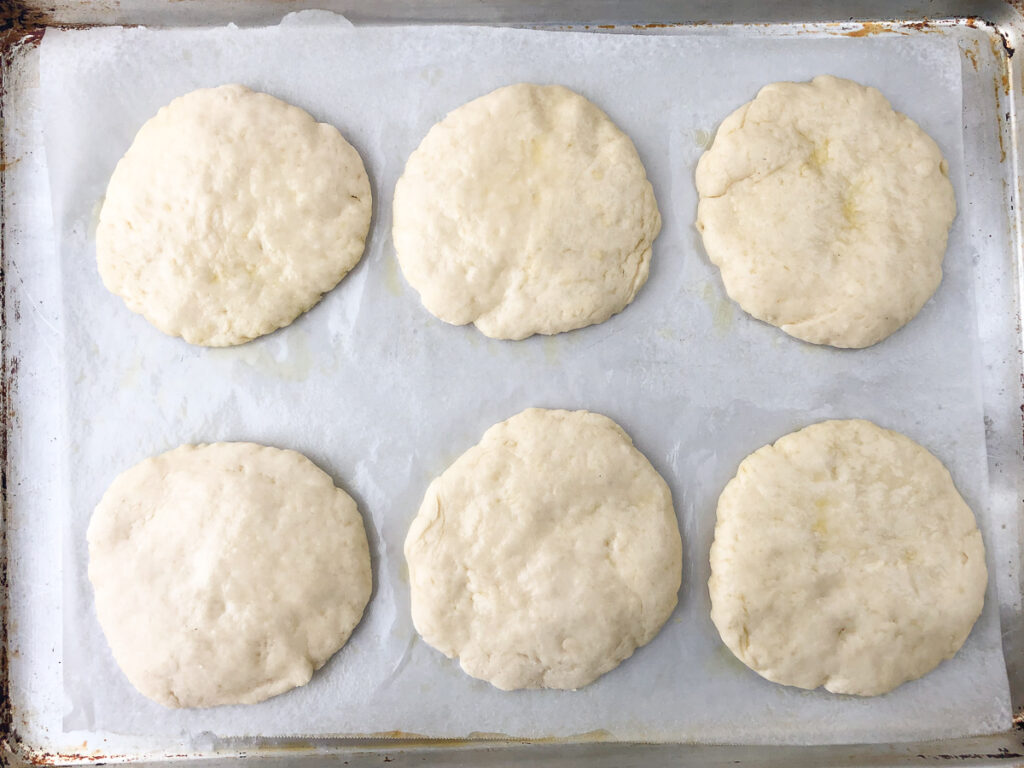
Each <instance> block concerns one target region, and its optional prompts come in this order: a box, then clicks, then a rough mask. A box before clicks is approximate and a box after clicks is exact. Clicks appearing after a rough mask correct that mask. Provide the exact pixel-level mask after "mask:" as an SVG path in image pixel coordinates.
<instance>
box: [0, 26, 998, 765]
mask: <svg viewBox="0 0 1024 768" xmlns="http://www.w3.org/2000/svg"><path fill="white" fill-rule="evenodd" d="M655 29H656V31H664V30H661V29H660V28H655ZM968 29H974V28H972V27H970V26H968V25H963V26H956V25H950V26H949V27H948V28H945V29H943V31H942V32H941V34H946V35H954V37H955V39H956V40H957V42H958V43H960V45H961V56H962V61H961V64H962V65H963V69H964V77H965V81H966V82H967V84H968V85H970V83H971V74H970V72H969V69H972V68H974V66H975V65H972V61H978V60H980V62H981V64H980V65H977V66H978V67H979V68H980V69H981V70H982V71H984V67H985V62H986V61H987V57H989V56H991V57H992V58H993V59H994V60H998V58H999V52H998V51H997V50H996V49H994V48H992V47H991V45H990V37H989V33H988V32H984V31H983V32H982V33H979V34H978V35H977V38H976V39H975V38H973V37H972V35H973V33H969V32H966V30H968ZM862 30H864V28H863V27H859V26H852V27H850V28H849V29H842V28H840V29H837V30H829V29H822V30H810V31H809V30H808V29H807V28H786V29H783V28H779V29H776V30H773V32H775V33H777V34H778V36H779V37H781V36H783V34H782V33H783V32H785V33H787V34H789V35H792V36H793V37H794V38H795V39H801V38H798V37H796V36H797V35H798V34H801V35H805V36H806V35H811V36H812V37H815V38H817V39H828V38H830V37H831V36H832V32H843V31H846V32H853V33H855V34H856V35H857V36H867V35H860V34H859V33H860V32H861V31H862ZM689 31H690V30H686V32H684V34H685V33H687V32H689ZM903 31H904V32H905V33H906V35H905V36H909V37H913V36H917V35H919V34H935V32H925V31H923V30H914V29H911V28H907V29H904V30H903ZM701 34H706V35H707V36H709V37H722V38H729V37H730V36H733V37H734V38H735V36H737V34H738V33H737V32H736V31H734V30H729V29H725V28H723V29H718V28H709V29H706V30H701ZM745 34H748V35H751V36H752V37H753V38H754V39H758V36H759V34H763V33H758V32H757V31H756V30H745ZM893 34H900V33H899V32H895V33H893ZM961 35H966V37H967V38H968V43H969V42H970V41H971V40H973V42H974V45H973V46H972V45H965V44H964V40H963V39H961V37H960V36H961ZM803 39H806V37H805V38H803ZM983 46H986V47H988V50H986V48H985V47H983ZM974 71H975V73H976V74H978V75H980V73H979V72H978V69H975V70H974ZM966 90H967V89H966V88H965V91H966ZM972 94H973V92H972ZM594 98H595V100H597V101H598V102H599V103H601V99H600V98H598V97H594ZM968 98H969V97H968ZM602 106H605V105H603V104H602ZM990 106H993V105H990ZM606 108H607V107H606ZM908 111H909V110H908ZM990 111H991V110H990ZM965 115H966V116H968V118H969V119H970V120H978V121H980V126H981V127H984V126H988V125H990V123H988V122H986V114H985V112H984V111H973V110H970V109H969V107H965ZM613 116H615V115H613ZM616 119H618V117H617V116H616ZM622 122H624V121H622V120H620V123H622ZM428 125H429V123H428ZM711 127H713V126H711ZM997 135H998V134H997ZM964 136H965V151H966V152H967V156H968V162H967V167H968V168H969V169H973V170H972V172H976V171H977V170H978V169H980V168H984V167H985V166H984V165H981V164H977V163H973V162H972V157H971V155H972V152H975V153H976V152H977V151H978V147H976V146H972V140H973V139H974V137H973V136H972V132H971V126H970V124H968V126H967V130H965V133H964ZM638 144H639V142H638ZM995 146H996V145H995V143H994V142H993V143H992V144H991V145H988V144H985V147H987V148H988V149H991V148H993V147H995ZM641 151H642V154H643V150H641ZM402 159H403V160H404V157H403V158H402ZM645 159H646V158H645ZM648 165H649V167H650V161H648ZM997 167H998V166H997ZM971 179H972V176H971V174H970V173H969V174H968V178H967V182H966V184H967V193H966V194H965V195H964V198H966V200H967V201H968V202H967V205H968V206H971V205H972V204H973V203H974V201H975V199H976V198H974V197H972V195H971V189H972V181H971ZM376 191H377V193H378V196H379V195H380V189H379V188H378V189H377V190H376ZM385 194H387V193H386V192H385ZM659 199H661V198H660V197H659ZM662 207H663V213H664V214H666V218H668V216H669V215H676V214H674V213H673V214H669V213H668V212H667V211H666V204H665V202H664V201H662ZM965 207H966V206H963V205H962V207H961V211H962V212H963V210H964V209H965ZM1003 210H1004V209H1003V208H1000V209H999V212H1003ZM990 215H991V214H990V213H988V212H987V209H986V210H982V211H981V212H980V220H979V214H974V215H973V216H974V218H973V222H974V224H972V231H969V232H967V233H966V237H967V238H968V240H969V241H970V250H972V251H975V255H976V258H977V259H978V264H982V265H984V264H989V263H991V264H993V265H998V269H994V270H991V271H987V270H984V269H980V270H977V271H975V272H974V273H973V278H974V280H975V287H974V289H975V290H976V291H978V293H979V295H980V296H982V297H983V298H982V304H983V305H986V304H987V303H988V299H989V298H990V297H992V296H997V295H999V294H998V291H999V290H1002V291H1003V292H1004V295H1005V292H1006V288H1007V282H1008V283H1009V284H1010V286H1011V287H1012V276H1013V273H1012V271H1011V272H1010V273H1007V271H1006V270H1005V267H1006V263H1005V258H1006V256H1007V253H1012V252H1011V251H1010V250H1009V249H1007V250H1006V251H1002V250H1000V249H999V248H998V247H997V246H998V243H997V244H995V245H993V246H990V247H989V248H981V247H979V246H980V245H984V244H985V239H989V240H991V239H992V238H988V237H986V232H985V230H986V229H988V230H990V231H989V232H988V233H987V234H992V232H993V230H994V232H995V237H996V238H997V239H998V237H999V235H1000V234H1001V233H1000V232H999V230H998V229H996V228H994V227H990V224H991V221H989V220H986V217H987V216H990ZM975 225H976V228H977V230H978V232H977V233H975V232H974V231H973V229H974V228H975ZM378 226H379V224H378ZM1004 230H1005V225H1004ZM1006 234H1008V232H1006ZM979 235H980V237H979ZM655 258H657V252H656V257H655ZM1001 260H1002V261H1001ZM37 266H38V265H36V264H32V265H31V267H32V268H33V269H35V268H36V267H37ZM51 277H52V275H51ZM399 279H400V278H399ZM654 279H655V278H654V277H652V281H653V280H654ZM8 287H10V282H8ZM38 287H39V288H40V289H42V288H43V286H42V285H40V286H38ZM23 288H24V286H23ZM982 291H984V292H983V293H982ZM24 295H25V294H24V293H20V294H19V296H18V298H19V299H22V300H23V297H24ZM35 295H36V296H38V295H45V294H40V293H36V294H35ZM1011 298H1012V294H1011ZM43 303H44V305H45V303H46V302H43ZM44 309H45V307H44ZM41 311H43V310H41ZM421 311H422V310H421ZM996 314H997V315H999V316H1000V317H999V319H1001V320H1002V321H1003V322H1005V317H1001V313H996ZM44 317H45V315H41V316H40V318H39V319H43V318H44ZM986 317H987V316H986V313H984V312H982V313H979V321H980V325H979V338H980V339H981V342H982V344H981V349H980V354H981V355H982V357H983V358H984V359H983V361H982V364H981V365H980V366H978V370H979V371H980V372H981V374H982V379H983V380H984V381H983V384H982V389H983V392H982V395H983V396H984V397H985V399H986V401H988V400H989V397H990V391H989V389H988V386H989V384H990V383H991V382H990V380H989V374H986V373H985V371H991V370H993V366H995V367H998V366H999V364H1000V362H1002V364H1003V366H1006V361H1005V360H1003V361H1001V360H1000V359H999V358H998V354H999V352H1000V348H999V347H993V346H991V342H992V341H993V339H996V340H998V339H999V338H1000V336H1001V337H1002V340H1003V341H1005V340H1006V338H1007V336H1006V328H1005V327H1004V326H1003V325H1000V323H998V322H989V321H988V320H987V319H986ZM50 319H53V318H50ZM449 330H450V329H449ZM1011 330H1012V329H1011ZM46 335H47V334H46V333H45V332H42V333H41V335H40V338H46ZM1009 338H1011V339H1012V333H1011V335H1010V337H1009ZM1004 349H1005V348H1004ZM993 355H994V357H993ZM1009 362H1010V364H1011V365H1012V362H1013V361H1012V359H1011V360H1010V361H1009ZM1007 370H1008V367H1004V368H1003V369H1002V373H1003V374H1004V378H1003V380H1002V391H1003V392H1005V388H1006V378H1005V374H1006V372H1007ZM23 380H24V379H22V381H23ZM1011 392H1012V389H1011ZM990 405H991V403H990V402H986V408H987V410H989V411H990V410H991V409H990V408H989V407H988V406H990ZM591 407H593V406H591ZM605 410H610V409H608V408H606V409H605ZM500 415H501V414H500ZM500 415H499V417H500ZM503 415H507V414H503ZM613 415H615V414H614V413H613ZM491 420H494V419H491ZM623 421H624V422H625V421H626V420H625V419H623ZM1008 421H1009V419H1007V418H1006V413H1005V412H1004V413H1003V414H1002V415H1001V416H1000V417H999V419H998V421H997V420H995V419H992V418H991V416H989V425H988V426H989V430H988V441H989V453H990V454H992V455H994V456H995V457H996V459H997V460H999V459H1000V458H1002V459H1005V458H1006V456H1005V454H1003V453H1002V451H1003V450H1005V445H1006V444H1005V443H1001V442H1000V441H999V437H1000V435H1001V434H1003V432H1004V430H1007V429H1008V428H1009V426H1012V425H1009V426H1008V425H1007V422H1008ZM487 423H490V421H488V422H487ZM484 426H486V425H484ZM628 426H629V425H628V424H627V427H628ZM472 431H473V430H472V429H467V430H466V432H467V435H469V433H470V432H472ZM633 431H634V433H635V434H634V436H636V437H637V439H638V442H640V443H641V447H643V440H641V438H640V436H639V435H637V434H636V432H637V430H633ZM769 431H770V430H769ZM776 431H778V430H776ZM908 431H910V430H908ZM772 436H773V435H767V436H766V438H765V439H770V438H771V437H772ZM467 439H469V441H470V442H471V441H472V439H473V438H471V437H467ZM29 442H31V441H29ZM762 442H763V440H762ZM467 444H468V443H467ZM1001 446H1003V447H1001ZM993 448H994V449H995V450H994V451H993ZM311 453H313V455H314V456H315V455H316V451H311ZM940 455H941V452H940ZM991 469H992V462H991V457H990V470H991ZM997 469H998V467H997ZM336 476H339V477H342V478H344V476H345V472H344V470H343V469H341V468H338V470H337V472H336ZM992 476H994V477H995V478H996V480H997V482H994V483H992V490H991V491H990V492H989V495H990V498H992V499H994V500H997V501H999V500H1001V501H1003V502H1009V503H1014V502H1013V498H1014V497H1015V492H1014V491H1012V490H1011V491H1010V492H1009V493H1006V491H1007V490H1008V489H1007V488H1006V487H1005V485H1006V484H1005V483H1000V482H998V480H999V472H993V473H992ZM414 495H415V494H414ZM18 534H19V532H18V531H17V530H15V531H14V535H15V536H17V535H18ZM990 548H991V549H992V550H993V552H994V553H995V556H996V558H1001V557H1003V556H1004V554H1005V553H1004V552H1003V551H1000V550H1001V546H1000V541H996V542H994V543H993V545H991V546H990ZM1004 549H1005V548H1004ZM43 551H45V549H43ZM1010 551H1011V552H1012V551H1013V549H1012V547H1011V548H1010ZM16 564H17V561H16ZM21 567H23V568H24V567H25V566H24V565H22V566H21ZM1007 570H1008V569H1004V568H999V567H998V564H997V568H996V573H997V574H998V575H999V580H1002V581H1005V574H1006V573H1007ZM1011 584H1012V581H1011ZM14 594H16V593H14ZM38 668H39V667H37V669H38ZM37 700H39V699H37ZM58 709H59V708H58ZM50 712H51V713H52V712H53V709H51V710H50ZM29 719H31V720H33V721H34V722H36V723H38V722H39V720H41V719H42V718H39V719H36V718H29ZM51 722H52V721H51ZM77 735H78V734H75V735H72V736H71V738H76V737H77ZM82 735H83V736H85V737H86V738H85V741H86V744H88V743H89V738H88V737H89V736H92V737H93V741H92V743H93V744H95V743H96V740H95V735H94V734H82ZM60 738H64V739H65V741H66V740H67V735H65V734H63V733H62V734H61V736H60ZM103 738H106V739H107V743H109V741H110V739H111V738H114V739H115V741H116V742H117V743H121V744H135V745H138V744H140V743H145V740H144V739H141V740H140V739H138V738H137V737H136V738H135V740H134V741H133V740H132V739H125V738H124V737H112V736H111V734H109V733H108V734H106V735H105V736H104V737H103ZM156 741H157V743H160V740H159V739H158V740H156ZM67 743H70V742H67ZM151 743H152V742H151ZM163 743H165V744H166V740H164V742H163ZM182 746H183V747H184V748H185V749H186V750H187V751H188V752H190V753H197V752H203V751H207V750H208V749H210V748H214V747H216V746H224V745H223V744H220V742H218V741H217V740H216V739H214V738H213V737H206V741H205V742H204V741H203V739H202V738H200V740H199V741H198V742H196V741H193V742H191V743H188V744H185V745H182ZM182 746H179V747H178V748H182ZM236 746H237V745H236ZM128 751H130V753H131V754H135V755H137V754H139V753H140V751H142V750H141V749H140V748H139V747H138V746H136V747H135V748H134V749H132V750H128ZM76 754H77V753H76Z"/></svg>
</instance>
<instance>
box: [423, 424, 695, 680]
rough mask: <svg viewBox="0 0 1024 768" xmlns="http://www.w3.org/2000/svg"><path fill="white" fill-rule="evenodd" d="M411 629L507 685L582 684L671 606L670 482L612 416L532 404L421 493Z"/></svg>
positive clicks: (675, 575)
mask: <svg viewBox="0 0 1024 768" xmlns="http://www.w3.org/2000/svg"><path fill="white" fill-rule="evenodd" d="M405 557H406V560H407V561H408V564H409V581H410V584H411V589H412V618H413V622H414V623H415V625H416V629H417V631H418V632H419V633H420V635H422V636H423V639H424V640H426V641H427V643H429V644H430V645H432V646H433V647H434V648H436V649H438V650H439V651H441V652H442V653H444V654H445V655H446V656H448V657H449V658H453V657H455V656H458V657H459V660H460V662H461V664H462V668H463V670H465V671H466V673H468V674H469V675H472V676H473V677H476V678H480V679H482V680H487V681H488V682H490V683H491V684H492V685H494V686H496V687H498V688H501V689H503V690H513V689H517V688H567V689H575V688H580V687H582V686H584V685H587V684H588V683H590V682H592V681H593V680H595V679H596V678H598V677H600V676H601V675H603V674H604V673H605V672H608V671H609V670H611V669H614V668H615V667H617V666H618V665H619V663H621V662H622V661H623V660H624V659H626V658H629V656H631V655H632V654H633V651H634V650H635V649H636V648H637V647H639V646H642V645H644V644H646V643H648V642H650V640H651V639H652V638H653V637H654V636H655V635H656V634H657V633H658V630H659V629H660V628H661V626H662V625H663V624H664V623H665V621H667V620H668V617H669V615H670V614H671V613H672V610H673V609H674V608H675V605H676V594H677V592H678V591H679V584H680V581H681V578H682V543H681V541H680V537H679V527H678V524H677V523H676V516H675V511H674V509H673V506H672V495H671V493H670V492H669V489H668V486H667V485H666V484H665V481H664V480H663V479H662V478H661V475H659V474H658V473H657V471H655V469H654V468H653V467H652V466H651V464H650V462H648V461H647V459H646V458H645V457H644V455H643V454H642V453H640V451H638V450H637V449H636V448H634V447H633V442H632V440H630V439H629V436H628V435H627V434H626V433H625V432H623V431H622V429H621V428H620V427H619V426H618V425H617V424H616V423H615V422H613V421H612V420H611V419H608V418H606V417H605V416H600V415H598V414H596V413H588V412H587V411H549V410H543V409H538V408H531V409H529V410H526V411H523V412H522V413H520V414H518V415H516V416H513V417H512V418H511V419H509V420H508V421H504V422H502V423H500V424H497V425H495V426H493V427H491V428H490V429H489V430H487V432H486V433H484V436H483V439H482V440H481V441H480V442H479V443H478V444H477V445H475V446H474V447H473V448H470V449H469V450H468V451H466V453H464V454H463V455H462V456H461V457H459V459H458V460H457V461H456V462H455V463H454V464H452V465H451V466H450V467H449V468H448V469H447V470H446V471H445V472H444V474H442V475H441V476H440V477H438V478H437V479H436V480H434V482H433V483H431V484H430V487H429V488H428V489H427V494H426V496H425V498H424V499H423V504H422V506H421V507H420V510H419V514H418V515H417V516H416V519H415V520H414V521H413V524H412V527H411V528H410V530H409V535H408V537H407V538H406V540H405Z"/></svg>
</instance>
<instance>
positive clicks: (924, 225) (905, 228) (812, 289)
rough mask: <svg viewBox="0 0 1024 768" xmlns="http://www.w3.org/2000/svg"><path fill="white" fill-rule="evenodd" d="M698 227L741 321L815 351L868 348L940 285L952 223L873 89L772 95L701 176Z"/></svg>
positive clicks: (939, 173) (925, 158)
mask: <svg viewBox="0 0 1024 768" xmlns="http://www.w3.org/2000/svg"><path fill="white" fill-rule="evenodd" d="M697 191H698V192H699V194H700V204H699V206H698V210H697V228H698V229H699V230H700V231H701V233H702V235H703V239H704V246H705V248H706V249H707V252H708V256H709V257H710V258H711V261H712V262H713V263H714V264H715V265H717V266H718V268H719V269H720V270H721V273H722V281H723V282H724V283H725V289H726V291H727V292H728V293H729V296H730V297H732V299H733V300H735V301H736V302H737V303H739V305H740V306H741V307H743V309H744V310H746V311H747V312H749V313H750V314H751V315H753V316H754V317H756V318H758V319H759V320H764V321H765V322H768V323H771V324H773V325H776V326H778V327H780V328H782V330H784V331H785V332H786V333H788V334H790V335H791V336H795V337H796V338H798V339H803V340H804V341H809V342H813V343H815V344H830V345H832V346H836V347H866V346H869V345H871V344H874V343H876V342H878V341H881V340H882V339H884V338H885V337H886V336H888V335H889V334H891V333H893V332H894V331H896V330H898V329H899V328H901V327H902V326H903V325H904V324H905V323H907V322H908V321H909V320H910V319H911V318H913V317H914V316H915V315H916V314H917V313H918V312H919V311H920V309H921V307H922V306H923V305H924V303H925V302H926V301H927V300H928V299H929V298H930V297H931V295H932V294H933V293H934V292H935V289H936V288H937V287H938V285H939V282H940V281H941V280H942V259H943V254H944V253H945V251H946V238H947V235H948V233H949V228H950V225H951V224H952V222H953V217H954V215H955V214H956V203H955V200H954V198H953V186H952V184H950V181H949V178H948V176H947V167H946V161H945V160H944V159H943V157H942V153H941V152H940V151H939V148H938V146H937V145H936V144H935V142H934V141H932V139H931V137H929V136H928V135H927V134H926V133H925V132H924V131H922V130H921V128H920V127H919V126H918V125H917V123H915V122H914V121H913V120H911V119H910V118H909V117H907V116H906V115H902V114H900V113H899V112H895V111H894V110H893V109H892V107H891V106H890V105H889V102H888V101H886V99H885V97H884V96H883V95H882V94H881V93H879V92H878V91H877V90H875V89H874V88H867V87H864V86H862V85H859V84H858V83H855V82H852V81H850V80H842V79H839V78H836V77H830V76H821V77H816V78H814V80H812V81H811V82H809V83H773V84H771V85H768V86H765V87H764V88H762V89H761V91H760V92H759V93H758V94H757V98H755V99H754V100H753V101H751V102H749V103H748V104H744V105H743V106H742V107H740V108H739V109H738V110H736V111H735V112H733V113H732V114H731V115H729V117H727V118H726V119H725V120H724V121H723V122H722V125H721V126H720V127H719V129H718V132H717V134H716V136H715V141H714V143H713V144H712V146H711V148H710V149H709V150H708V151H707V152H705V153H704V155H703V156H702V157H701V159H700V162H699V163H698V165H697Z"/></svg>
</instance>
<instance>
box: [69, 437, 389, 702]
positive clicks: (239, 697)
mask: <svg viewBox="0 0 1024 768" xmlns="http://www.w3.org/2000/svg"><path fill="white" fill-rule="evenodd" d="M88 539H89V579H90V581H91V582H92V585H93V588H94V591H95V596H96V611H97V613H98V615H99V620H100V624H101V625H102V626H103V632H104V634H105V635H106V637H107V641H108V642H109V643H110V648H111V650H112V651H113V654H114V658H115V659H116V660H117V663H118V664H119V665H120V667H121V669H122V670H123V671H124V673H125V675H126V676H127V677H128V679H129V680H130V681H131V683H132V685H134V686H135V687H136V688H137V689H138V690H139V691H141V692H142V693H143V694H145V695H146V696H148V697H149V698H151V699H153V700H154V701H157V702H159V703H161V704H163V705H164V706H168V707H212V706H217V705H221V704H253V703H256V702H259V701H262V700H264V699H266V698H269V697H271V696H275V695H277V694H279V693H283V692H284V691H287V690H289V689H290V688H294V687H296V686H299V685H304V684H305V683H307V682H308V681H309V679H310V677H311V675H312V674H313V672H314V670H316V669H319V668H320V667H321V666H323V664H324V662H326V661H327V659H329V658H330V657H331V656H332V655H333V654H334V652H335V651H337V650H338V649H339V648H341V647H342V646H343V645H344V644H345V642H346V641H347V640H348V637H349V635H350V634H351V633H352V630H353V628H354V627H355V626H356V624H358V623H359V619H360V617H361V616H362V613H363V608H364V607H365V606H366V602H367V600H369V597H370V586H371V577H370V556H369V548H368V547H367V542H366V533H365V532H364V529H363V520H362V517H361V516H360V514H359V511H358V510H357V509H356V505H355V502H354V501H352V499H351V497H350V496H349V495H348V494H347V493H345V492H344V491H343V490H341V489H340V488H336V487H335V485H334V483H333V481H332V480H331V478H330V477H329V476H328V475H327V474H325V473H324V472H323V471H321V470H320V469H319V468H317V466H316V465H315V464H313V463H312V462H311V461H309V459H307V458H306V457H305V456H303V455H302V454H299V453H296V452H294V451H282V450H278V449H276V448H268V447H266V446H261V445H255V444H252V443H214V444H211V445H198V446H193V445H183V446H181V447H179V448H176V449H174V450H172V451H169V452H167V453H164V454H161V455H159V456H156V457H154V458H150V459H146V460H145V461H143V462H141V463H139V464H136V465H135V466H134V467H132V468H131V469H129V470H127V471H126V472H124V473H123V474H121V475H120V476H118V478H117V479H116V480H114V482H113V483H112V484H111V486H110V488H109V489H108V490H107V492H106V493H105V494H104V496H103V499H102V500H101V501H100V503H99V505H98V506H97V507H96V510H95V512H94V513H93V516H92V520H91V521H90V524H89V532H88Z"/></svg>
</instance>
